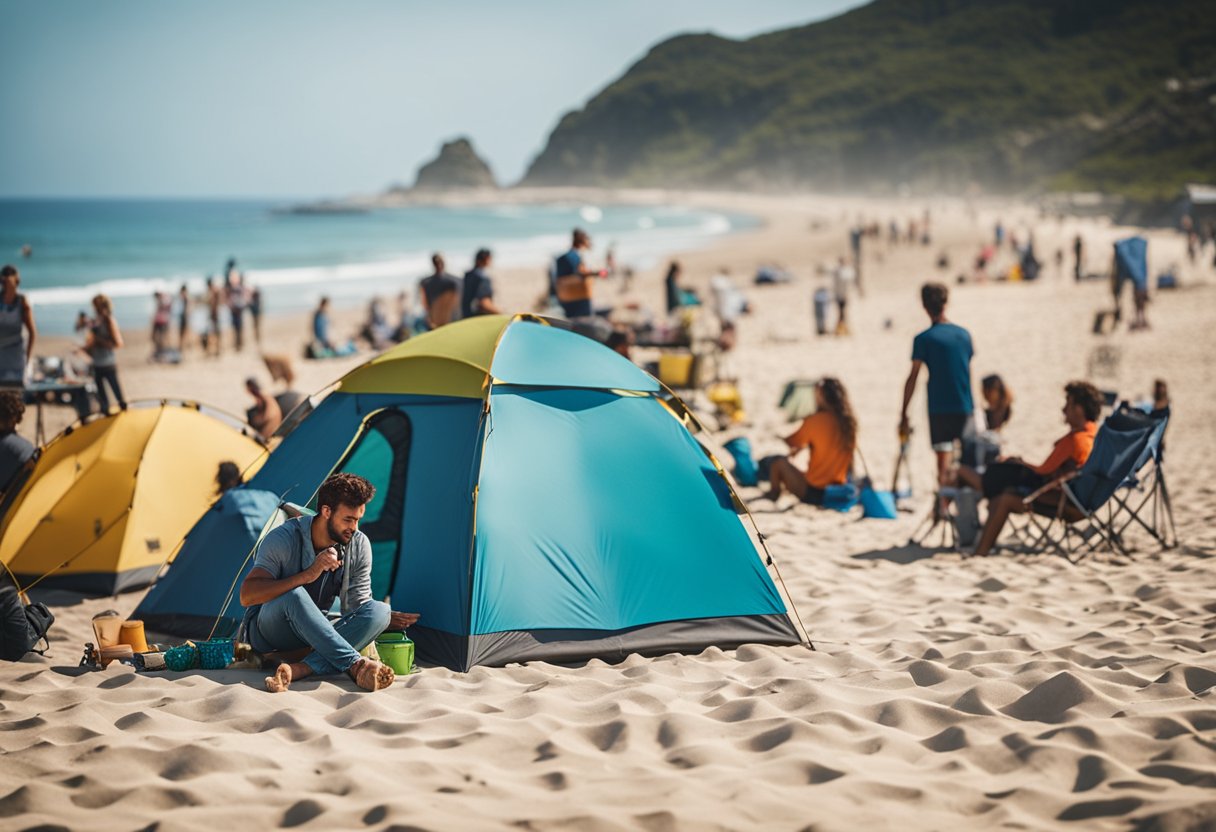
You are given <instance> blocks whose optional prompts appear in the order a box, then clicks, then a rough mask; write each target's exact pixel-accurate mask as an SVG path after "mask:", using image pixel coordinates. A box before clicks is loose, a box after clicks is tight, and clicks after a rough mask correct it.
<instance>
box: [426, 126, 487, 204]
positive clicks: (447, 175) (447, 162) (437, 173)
mask: <svg viewBox="0 0 1216 832" xmlns="http://www.w3.org/2000/svg"><path fill="white" fill-rule="evenodd" d="M497 187H498V183H497V182H495V181H494V174H493V173H492V172H491V171H490V166H489V165H487V164H486V162H485V160H483V159H482V158H481V157H480V156H478V155H477V151H475V150H473V144H472V142H470V141H469V140H468V139H466V138H463V137H462V138H459V139H455V140H454V141H450V142H444V145H443V147H442V148H441V149H440V151H439V155H438V156H437V157H435V159H433V160H432V161H430V162H427V163H426V164H425V165H423V166H422V167H420V168H418V178H417V180H416V181H415V182H414V190H416V191H454V190H469V189H479V188H497Z"/></svg>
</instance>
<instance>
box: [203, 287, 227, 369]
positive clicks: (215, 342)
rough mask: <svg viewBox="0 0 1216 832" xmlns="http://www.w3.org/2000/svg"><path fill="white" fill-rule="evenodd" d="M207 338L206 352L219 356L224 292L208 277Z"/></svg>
mask: <svg viewBox="0 0 1216 832" xmlns="http://www.w3.org/2000/svg"><path fill="white" fill-rule="evenodd" d="M206 291H207V336H206V347H207V349H206V352H208V353H210V354H213V355H215V356H217V357H218V356H219V354H220V351H221V349H222V347H221V344H220V306H222V305H223V298H224V296H223V291H222V290H221V289H220V287H219V284H218V283H217V282H216V281H215V280H214V279H213V278H212V277H211V276H210V275H208V276H207V290H206Z"/></svg>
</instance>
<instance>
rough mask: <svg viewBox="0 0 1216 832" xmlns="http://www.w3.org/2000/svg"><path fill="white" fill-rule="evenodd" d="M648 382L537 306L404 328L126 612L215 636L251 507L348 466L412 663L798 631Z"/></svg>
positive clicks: (265, 515) (252, 534) (616, 652)
mask: <svg viewBox="0 0 1216 832" xmlns="http://www.w3.org/2000/svg"><path fill="white" fill-rule="evenodd" d="M663 392H664V391H663V388H662V387H661V386H660V385H659V383H658V382H657V381H656V380H655V379H654V378H652V377H651V376H650V375H648V374H647V373H645V372H643V371H642V370H640V369H639V368H638V367H636V366H635V365H633V364H632V363H630V362H629V361H627V360H626V359H624V358H622V357H621V356H619V355H617V354H616V353H614V352H612V351H611V350H608V349H607V348H605V347H603V346H602V345H600V344H598V343H596V342H594V341H591V340H589V339H587V338H584V337H582V336H580V335H576V334H574V333H571V332H568V331H565V330H562V329H560V328H558V327H555V326H550V325H548V324H547V323H545V322H544V321H543V320H540V319H535V318H530V317H525V316H519V317H507V316H486V317H480V318H474V319H470V320H467V321H463V322H460V323H456V324H452V325H449V326H446V327H443V328H442V329H440V330H437V331H435V332H432V333H429V334H427V335H423V336H419V337H417V338H414V339H411V340H410V341H407V342H405V343H404V344H401V345H399V346H397V347H394V348H393V349H390V350H388V351H387V352H385V353H383V354H381V355H380V356H378V357H377V358H375V359H373V360H372V361H370V362H368V363H367V364H364V365H362V366H361V367H359V368H357V369H355V370H353V371H352V372H350V373H349V374H347V375H346V376H345V377H344V378H343V379H342V380H341V381H340V382H338V385H337V389H336V390H335V391H334V392H333V393H331V394H330V395H329V396H328V397H327V398H325V399H324V400H323V401H322V402H321V403H320V404H319V405H318V406H317V408H316V409H315V410H314V412H312V413H311V414H310V415H309V416H308V417H307V418H306V419H305V420H304V421H303V422H302V423H301V424H300V425H299V427H297V428H296V429H295V431H294V432H292V433H291V434H290V435H289V436H288V437H287V438H286V439H285V440H284V441H283V443H282V444H281V445H280V446H279V447H278V448H277V449H276V450H275V451H274V452H273V453H272V454H271V455H270V457H269V458H268V459H267V460H266V463H265V465H264V466H263V467H262V468H261V470H259V471H258V473H257V474H256V476H254V477H253V478H252V480H250V482H248V483H247V484H246V485H244V486H242V487H241V488H240V489H238V491H237V492H236V493H242V492H243V493H245V494H246V495H247V496H246V497H245V498H243V501H242V502H241V504H240V505H239V506H237V507H236V508H232V507H230V508H229V511H230V513H232V512H234V513H236V514H239V515H240V516H241V519H240V520H239V521H238V520H236V519H234V518H233V517H229V518H228V520H227V522H225V523H223V524H221V523H219V522H217V518H216V517H215V516H214V515H216V514H217V512H220V511H221V510H223V506H222V504H221V505H217V507H216V508H215V509H213V510H212V511H211V512H209V513H208V515H206V516H204V518H203V519H202V520H201V521H200V522H199V524H198V525H197V526H196V527H195V529H194V530H193V531H192V532H191V533H190V535H189V536H188V537H187V538H186V541H185V543H184V545H183V547H182V550H181V551H180V552H179V554H178V556H177V560H176V562H175V564H174V566H173V567H172V568H171V569H170V570H169V571H168V573H167V574H166V575H165V576H164V577H163V578H162V579H161V581H160V582H159V583H158V584H157V585H156V586H154V587H153V588H152V589H151V590H150V591H149V593H148V595H147V597H146V598H145V599H144V601H143V602H142V603H141V604H140V606H139V609H138V610H136V613H135V616H136V617H138V618H142V619H143V620H144V621H145V622H146V624H147V626H148V628H149V629H150V630H152V631H155V632H162V633H170V634H174V635H180V636H192V637H198V636H205V635H207V634H208V632H209V631H210V630H211V629H212V627H213V625H215V626H216V631H217V632H218V633H221V634H230V633H232V632H235V629H236V626H237V623H238V622H239V619H240V617H241V612H242V611H241V609H240V607H239V605H238V604H237V603H236V602H235V601H234V600H233V598H232V596H233V595H234V591H233V590H234V589H235V587H236V586H237V585H238V584H239V581H240V579H241V578H243V576H244V574H245V572H246V571H247V570H248V568H249V565H250V563H251V562H252V559H251V558H250V554H251V552H252V550H253V549H254V547H255V545H256V542H257V539H258V534H259V533H260V532H259V530H263V529H265V528H268V527H269V526H271V525H273V520H272V515H273V514H274V513H275V511H276V510H277V508H272V506H274V507H277V506H278V505H279V503H280V502H293V503H298V504H301V505H307V504H309V503H310V501H312V500H313V499H314V497H315V493H316V490H317V488H318V487H319V486H320V484H321V482H322V481H323V480H324V479H325V477H326V476H328V475H329V474H330V473H332V472H336V471H350V472H353V473H357V474H360V475H361V476H364V477H367V478H368V479H369V480H371V481H372V483H373V484H375V486H376V489H377V493H376V497H375V499H374V500H373V501H372V503H370V504H369V505H368V507H367V512H366V514H365V516H364V519H363V524H362V526H361V528H362V529H363V531H364V532H365V533H366V534H367V535H368V537H369V538H370V539H371V542H372V548H373V561H374V566H373V574H372V587H373V593H374V594H375V595H376V596H377V597H381V598H388V599H389V600H390V601H391V603H392V605H393V607H394V609H399V610H408V611H411V612H418V613H421V620H420V621H419V623H418V625H416V626H415V627H411V628H410V635H411V637H412V638H413V639H414V640H415V642H416V643H417V646H418V653H419V656H420V658H421V659H422V660H424V661H429V662H432V663H436V664H442V665H445V666H447V667H451V668H454V669H459V670H467V669H469V668H470V667H473V666H475V665H502V664H505V663H508V662H517V661H529V660H534V659H535V660H547V661H578V660H584V659H589V658H601V659H605V660H610V661H612V660H619V659H621V658H623V657H624V656H626V655H628V654H629V653H634V652H636V653H643V654H651V655H653V654H660V653H668V652H675V651H682V652H690V651H694V652H695V651H700V650H702V649H704V648H705V647H709V646H718V647H721V648H732V647H735V646H738V645H739V644H743V643H755V642H760V643H768V644H798V643H800V641H801V639H800V637H799V634H798V631H797V630H796V629H795V627H794V625H793V623H792V621H791V620H790V618H789V616H788V614H787V611H786V606H785V603H784V602H783V600H782V597H781V595H780V594H779V593H778V591H777V589H776V587H775V586H774V584H773V581H772V580H771V578H770V576H769V574H768V571H767V569H766V566H765V562H764V560H763V559H762V558H761V556H760V554H758V552H757V551H756V548H755V547H754V546H753V544H752V541H751V538H750V537H749V535H748V534H747V532H746V530H745V529H744V527H743V524H742V523H741V522H740V519H739V516H738V514H737V513H736V508H737V501H736V498H735V497H734V495H733V493H732V491H731V489H730V485H729V483H728V482H727V480H726V478H725V476H724V473H723V471H722V469H721V467H720V466H719V465H718V464H717V461H716V460H714V459H713V457H712V456H711V455H709V454H708V453H707V452H706V451H705V450H704V449H703V448H702V447H701V446H700V444H699V443H698V442H697V441H696V440H695V439H694V438H693V436H692V435H691V434H690V433H689V431H688V429H687V427H686V426H685V424H684V422H683V421H682V419H681V416H680V414H679V413H678V412H677V409H678V402H676V403H674V404H672V403H669V402H667V401H665V400H664V398H663ZM255 495H256V496H255ZM221 527H222V528H221ZM217 620H218V625H217Z"/></svg>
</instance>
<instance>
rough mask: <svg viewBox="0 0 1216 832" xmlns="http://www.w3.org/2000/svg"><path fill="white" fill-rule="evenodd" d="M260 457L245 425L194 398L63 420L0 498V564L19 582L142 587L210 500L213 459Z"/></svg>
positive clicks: (244, 461) (241, 461) (96, 588)
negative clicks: (0, 510) (76, 421)
mask: <svg viewBox="0 0 1216 832" xmlns="http://www.w3.org/2000/svg"><path fill="white" fill-rule="evenodd" d="M264 458H265V448H264V446H263V445H262V444H261V443H260V442H259V441H258V440H257V439H256V438H254V436H253V433H252V431H250V430H248V429H243V428H242V427H240V426H238V425H237V424H236V423H235V422H234V421H233V420H229V421H222V420H221V419H219V418H216V417H215V416H212V415H209V414H208V413H205V412H203V411H201V410H200V409H199V407H198V406H197V405H193V404H181V403H169V402H155V403H151V402H148V403H134V404H132V405H131V406H130V407H129V408H128V409H126V410H123V411H118V412H115V413H113V414H111V415H108V416H103V417H101V418H97V419H94V420H92V421H89V422H86V423H84V424H82V425H78V426H74V427H72V428H68V429H67V430H66V431H64V432H63V433H62V434H60V435H59V436H57V437H55V438H54V439H52V440H51V441H50V442H48V443H47V445H46V446H45V447H44V448H42V450H41V451H40V452H39V454H38V455H37V456H36V458H35V460H34V461H33V463H32V467H31V468H30V469H29V471H28V476H26V478H25V481H24V482H23V483H22V484H21V485H20V487H19V489H18V490H17V491H15V492H14V493H13V494H11V495H10V497H9V498H8V499H6V501H5V502H6V503H7V509H6V510H4V514H3V517H2V518H0V562H3V563H4V564H5V565H6V566H8V568H9V569H10V570H11V571H12V572H13V573H14V574H15V575H16V576H17V579H18V581H19V582H20V583H21V584H22V586H28V585H30V584H31V583H33V582H34V581H38V580H39V579H40V578H43V580H41V581H39V583H41V584H43V585H45V586H56V587H59V588H64V589H73V590H78V591H81V592H89V593H97V594H112V593H116V592H120V591H122V590H126V589H133V588H136V587H140V586H144V585H146V584H148V583H151V582H152V581H153V580H154V579H155V578H156V574H157V572H158V571H159V570H160V568H161V566H163V565H164V563H165V562H166V561H167V560H169V559H171V558H172V556H173V555H174V554H175V552H176V549H177V546H178V544H179V543H180V542H181V539H182V538H183V537H185V535H186V532H188V531H189V530H190V527H191V526H193V525H194V523H195V522H196V521H197V520H198V518H199V517H201V516H202V514H203V512H205V511H206V510H207V508H208V507H209V506H210V505H211V503H212V502H214V501H215V499H216V497H217V496H218V495H217V493H216V484H215V475H216V471H217V469H218V467H219V464H220V463H221V462H223V461H225V460H231V461H233V462H235V463H236V464H237V466H238V467H239V468H241V469H242V470H244V471H246V474H247V475H248V474H249V473H252V471H253V470H256V468H257V467H260V465H261V463H262V461H263V460H264ZM44 576H45V577H44Z"/></svg>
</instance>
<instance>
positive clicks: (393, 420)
mask: <svg viewBox="0 0 1216 832" xmlns="http://www.w3.org/2000/svg"><path fill="white" fill-rule="evenodd" d="M411 434H412V429H411V427H410V419H409V417H408V416H406V415H405V414H404V413H402V412H401V411H400V410H382V411H380V412H379V413H376V414H375V415H373V416H372V417H371V418H370V419H368V420H367V423H366V424H365V425H364V426H363V430H362V432H361V433H360V434H359V438H358V439H357V440H356V441H355V444H354V445H353V446H352V447H351V449H350V451H349V452H348V453H347V454H346V456H345V457H344V458H343V459H342V461H341V462H340V463H338V465H337V467H336V468H334V472H335V473H348V474H358V475H359V476H360V477H363V478H364V479H366V480H368V481H369V482H370V483H371V484H372V485H374V486H375V487H376V496H375V497H373V498H372V501H371V502H370V503H368V504H367V508H366V510H365V513H364V515H363V520H362V522H360V524H359V529H360V530H361V531H362V532H363V533H364V534H366V535H367V538H368V540H369V541H370V542H371V544H372V597H374V598H378V599H381V600H383V599H385V598H387V597H388V593H389V589H390V587H392V585H393V581H394V580H395V579H396V577H397V561H398V555H399V554H400V548H401V525H402V512H403V511H404V509H405V485H406V473H407V472H408V470H409V456H410V439H411ZM316 499H317V498H316V497H315V496H314V497H313V499H312V502H311V503H310V504H309V507H310V508H312V509H313V510H316V507H317V506H316Z"/></svg>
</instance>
